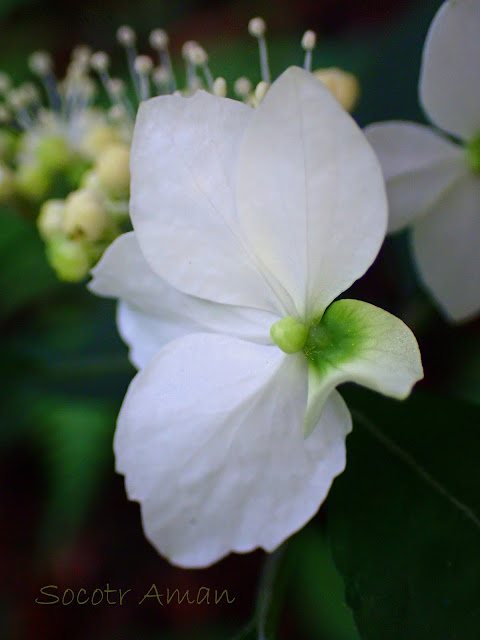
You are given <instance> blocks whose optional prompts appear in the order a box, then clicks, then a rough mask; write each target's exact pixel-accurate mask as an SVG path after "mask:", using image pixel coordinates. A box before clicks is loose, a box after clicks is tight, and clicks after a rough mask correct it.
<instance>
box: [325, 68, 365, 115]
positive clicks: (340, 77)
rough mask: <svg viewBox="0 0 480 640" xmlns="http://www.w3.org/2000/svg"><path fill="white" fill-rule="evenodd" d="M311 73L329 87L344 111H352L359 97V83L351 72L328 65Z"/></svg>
mask: <svg viewBox="0 0 480 640" xmlns="http://www.w3.org/2000/svg"><path fill="white" fill-rule="evenodd" d="M313 75H314V76H315V77H316V78H318V79H319V80H321V81H322V82H323V84H324V85H325V86H326V87H328V89H330V91H331V92H332V94H333V95H334V96H335V98H336V99H337V100H338V102H339V103H340V104H341V105H342V107H343V108H344V109H345V110H346V111H353V109H354V108H355V107H356V105H357V102H358V99H359V97H360V83H359V82H358V80H357V78H356V76H354V75H353V73H349V72H348V71H343V69H338V68H337V67H330V68H328V69H318V70H317V71H314V72H313Z"/></svg>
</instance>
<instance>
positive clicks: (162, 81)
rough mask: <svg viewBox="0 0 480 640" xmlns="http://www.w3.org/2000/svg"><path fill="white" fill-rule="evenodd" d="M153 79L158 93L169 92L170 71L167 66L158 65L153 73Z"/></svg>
mask: <svg viewBox="0 0 480 640" xmlns="http://www.w3.org/2000/svg"><path fill="white" fill-rule="evenodd" d="M152 80H153V83H154V85H155V87H156V89H157V92H158V95H164V94H165V93H169V88H170V73H169V72H168V69H166V68H165V67H162V66H160V67H156V68H155V69H154V70H153V73H152Z"/></svg>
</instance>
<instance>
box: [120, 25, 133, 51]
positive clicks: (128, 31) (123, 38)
mask: <svg viewBox="0 0 480 640" xmlns="http://www.w3.org/2000/svg"><path fill="white" fill-rule="evenodd" d="M117 40H118V42H119V43H120V44H121V45H122V46H123V47H133V46H134V45H135V43H136V41H137V36H136V35H135V31H134V30H133V29H132V27H129V26H127V25H125V26H123V27H120V28H119V29H118V30H117Z"/></svg>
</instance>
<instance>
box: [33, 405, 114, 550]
mask: <svg viewBox="0 0 480 640" xmlns="http://www.w3.org/2000/svg"><path fill="white" fill-rule="evenodd" d="M35 413H36V418H37V426H38V437H39V438H40V440H41V441H42V442H43V445H44V448H45V462H46V470H47V476H48V480H49V491H48V495H47V504H46V510H45V520H44V526H43V531H42V533H41V535H40V537H41V540H40V550H41V552H42V553H44V552H45V551H46V550H51V549H52V548H54V547H55V546H57V545H58V544H61V543H65V542H68V541H70V540H71V538H72V536H75V535H76V534H77V533H78V530H79V528H80V527H81V525H82V524H83V521H84V519H85V516H86V515H87V513H88V510H89V508H90V507H91V506H92V501H93V499H94V496H95V495H96V489H97V488H98V486H99V485H100V484H101V479H102V476H103V474H104V472H105V471H106V470H107V469H113V454H112V438H113V429H114V425H115V417H116V409H115V408H114V407H110V406H108V405H107V404H105V403H104V402H100V401H98V400H91V399H88V398H81V399H75V398H68V397H50V398H48V399H46V400H45V401H44V402H43V403H40V402H39V403H38V405H37V406H36V407H35Z"/></svg>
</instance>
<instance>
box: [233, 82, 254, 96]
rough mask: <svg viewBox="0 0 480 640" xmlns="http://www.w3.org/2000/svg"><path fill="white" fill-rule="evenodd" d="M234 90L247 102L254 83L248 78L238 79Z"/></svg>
mask: <svg viewBox="0 0 480 640" xmlns="http://www.w3.org/2000/svg"><path fill="white" fill-rule="evenodd" d="M233 90H234V91H235V94H236V95H237V96H238V97H239V98H243V100H246V99H247V98H248V96H249V95H250V92H251V90H252V83H251V82H250V80H249V79H248V78H245V77H241V78H238V80H235V84H234V85H233Z"/></svg>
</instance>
